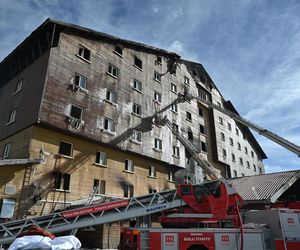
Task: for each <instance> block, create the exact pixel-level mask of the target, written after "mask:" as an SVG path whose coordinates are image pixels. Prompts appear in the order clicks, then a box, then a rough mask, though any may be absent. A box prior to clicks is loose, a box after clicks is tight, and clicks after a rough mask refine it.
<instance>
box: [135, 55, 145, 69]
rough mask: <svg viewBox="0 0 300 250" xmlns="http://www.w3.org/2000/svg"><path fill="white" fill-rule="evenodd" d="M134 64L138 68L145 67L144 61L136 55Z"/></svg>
mask: <svg viewBox="0 0 300 250" xmlns="http://www.w3.org/2000/svg"><path fill="white" fill-rule="evenodd" d="M134 65H135V66H137V67H138V68H140V69H142V68H143V62H142V60H140V59H139V58H137V57H136V56H135V57H134Z"/></svg>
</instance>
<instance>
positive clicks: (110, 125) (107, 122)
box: [103, 117, 115, 132]
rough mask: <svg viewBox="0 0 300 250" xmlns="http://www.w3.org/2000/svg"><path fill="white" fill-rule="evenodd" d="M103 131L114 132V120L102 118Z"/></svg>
mask: <svg viewBox="0 0 300 250" xmlns="http://www.w3.org/2000/svg"><path fill="white" fill-rule="evenodd" d="M103 129H104V130H106V131H109V132H114V131H115V122H114V120H112V119H110V118H107V117H105V118H104V126H103Z"/></svg>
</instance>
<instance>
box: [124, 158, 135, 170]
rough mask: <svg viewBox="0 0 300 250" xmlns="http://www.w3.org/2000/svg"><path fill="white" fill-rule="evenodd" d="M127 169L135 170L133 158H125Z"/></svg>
mask: <svg viewBox="0 0 300 250" xmlns="http://www.w3.org/2000/svg"><path fill="white" fill-rule="evenodd" d="M125 171H129V172H134V165H133V161H132V160H125Z"/></svg>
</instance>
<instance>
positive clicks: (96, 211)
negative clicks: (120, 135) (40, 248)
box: [0, 189, 186, 245]
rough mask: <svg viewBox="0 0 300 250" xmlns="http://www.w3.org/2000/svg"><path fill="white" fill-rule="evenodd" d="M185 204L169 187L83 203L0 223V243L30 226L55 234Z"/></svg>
mask: <svg viewBox="0 0 300 250" xmlns="http://www.w3.org/2000/svg"><path fill="white" fill-rule="evenodd" d="M185 204H186V203H185V202H184V201H182V200H181V199H180V198H178V197H177V196H176V189H173V190H166V191H162V192H158V193H153V194H149V195H145V196H140V197H132V198H130V199H126V200H119V201H114V202H108V203H103V204H99V205H96V206H95V205H94V206H86V207H81V208H79V209H73V210H67V211H63V212H57V213H53V214H49V215H45V216H40V217H35V218H30V219H23V220H18V221H13V222H7V223H3V224H0V245H1V244H9V243H11V242H12V241H13V240H14V239H15V238H16V237H17V235H18V234H19V233H20V232H22V231H23V230H26V229H28V228H29V227H30V226H31V225H36V226H38V227H41V228H43V229H45V230H47V231H49V232H52V233H58V232H63V231H71V230H73V229H76V228H82V227H88V226H93V225H99V224H104V223H111V222H117V221H120V220H126V219H130V218H134V217H140V216H144V215H149V214H153V213H156V212H160V211H164V210H167V209H172V208H176V207H180V206H184V205H185Z"/></svg>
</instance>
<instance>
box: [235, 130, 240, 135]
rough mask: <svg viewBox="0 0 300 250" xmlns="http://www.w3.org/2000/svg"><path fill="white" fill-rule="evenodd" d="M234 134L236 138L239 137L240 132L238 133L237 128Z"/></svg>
mask: <svg viewBox="0 0 300 250" xmlns="http://www.w3.org/2000/svg"><path fill="white" fill-rule="evenodd" d="M235 134H236V135H237V136H239V134H240V132H239V130H238V128H236V129H235Z"/></svg>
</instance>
